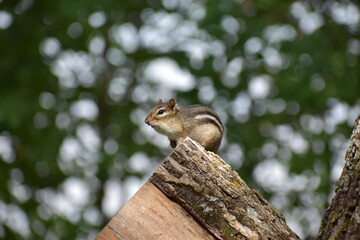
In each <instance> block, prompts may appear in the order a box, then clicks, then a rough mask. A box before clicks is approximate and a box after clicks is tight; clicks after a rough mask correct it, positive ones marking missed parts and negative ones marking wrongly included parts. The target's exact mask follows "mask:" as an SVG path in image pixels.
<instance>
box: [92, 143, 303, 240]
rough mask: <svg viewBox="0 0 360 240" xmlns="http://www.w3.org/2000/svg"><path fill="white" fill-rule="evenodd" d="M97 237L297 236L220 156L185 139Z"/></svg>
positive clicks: (273, 237) (287, 239) (111, 238)
mask: <svg viewBox="0 0 360 240" xmlns="http://www.w3.org/2000/svg"><path fill="white" fill-rule="evenodd" d="M96 239H97V240H103V239H110V240H115V239H116V240H117V239H126V240H127V239H128V240H133V239H150V240H151V239H179V240H180V239H181V240H182V239H194V240H196V239H199V240H200V239H227V240H230V239H266V240H269V239H273V240H281V239H284V240H285V239H286V240H289V239H299V237H298V236H297V235H296V234H295V233H294V232H293V231H291V229H290V228H289V227H288V226H287V225H286V222H285V218H284V217H283V215H282V214H281V213H279V212H278V211H277V210H275V209H274V208H273V207H272V206H270V204H269V203H268V202H267V201H266V200H265V199H264V198H263V197H262V196H261V195H260V193H259V192H258V191H256V190H252V189H250V188H249V187H248V186H247V185H246V184H245V182H244V181H243V180H242V179H241V178H240V177H239V175H238V174H237V173H236V172H235V171H233V170H232V169H231V167H230V166H229V165H228V164H226V163H225V162H224V160H222V159H221V158H220V157H219V156H218V155H216V154H214V153H211V152H207V151H205V150H204V149H203V148H202V147H201V146H200V145H199V144H197V143H196V142H195V141H193V140H191V139H190V138H187V139H185V140H184V141H183V142H182V143H181V144H179V145H178V146H177V148H176V149H175V150H174V151H173V152H172V153H171V154H170V155H169V156H168V157H167V158H166V159H165V161H164V162H163V163H162V164H161V165H160V167H159V168H158V169H157V170H156V171H155V172H154V174H153V175H152V176H151V178H150V179H149V181H148V182H147V183H146V184H145V185H144V186H143V187H142V188H141V189H140V190H139V191H138V192H137V193H136V194H135V196H134V197H133V198H132V199H130V200H129V202H128V203H127V204H125V205H124V206H123V207H122V208H121V209H120V210H119V212H118V213H117V214H116V215H115V216H114V217H113V218H112V219H111V221H110V222H109V223H108V224H107V225H106V226H105V228H104V229H103V230H102V231H101V232H100V233H99V234H98V236H97V237H96Z"/></svg>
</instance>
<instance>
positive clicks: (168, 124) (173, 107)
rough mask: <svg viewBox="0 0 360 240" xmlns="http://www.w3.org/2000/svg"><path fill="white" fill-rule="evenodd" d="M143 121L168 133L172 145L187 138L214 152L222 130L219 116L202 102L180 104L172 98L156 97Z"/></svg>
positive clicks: (164, 133)
mask: <svg viewBox="0 0 360 240" xmlns="http://www.w3.org/2000/svg"><path fill="white" fill-rule="evenodd" d="M145 123H146V124H148V125H149V126H151V127H152V128H154V129H155V131H157V132H159V133H161V134H163V135H165V136H167V137H168V138H169V140H170V146H171V147H172V148H175V147H176V146H177V145H178V144H179V143H180V142H181V141H182V140H184V139H185V138H186V137H190V138H191V139H193V140H195V141H196V142H198V143H199V144H200V145H201V146H203V147H204V148H205V149H206V150H208V151H212V152H214V153H216V152H217V151H218V149H219V147H220V143H221V138H222V136H223V133H224V127H223V125H222V123H221V121H220V118H219V117H218V115H217V114H216V113H215V112H214V111H213V110H211V109H210V108H208V107H205V106H201V105H191V106H185V107H182V106H179V105H177V104H176V100H175V99H173V98H172V99H170V100H169V101H168V102H165V103H164V102H163V101H162V100H161V99H159V101H158V102H157V105H156V106H155V107H154V108H152V109H151V110H150V112H149V114H148V116H147V117H146V119H145Z"/></svg>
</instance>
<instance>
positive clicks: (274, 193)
mask: <svg viewBox="0 0 360 240" xmlns="http://www.w3.org/2000/svg"><path fill="white" fill-rule="evenodd" d="M359 19H360V14H359V5H358V2H356V1H354V2H351V1H325V2H322V1H320V2H319V1H295V2H293V1H279V0H273V1H260V0H259V1H250V0H223V1H196V0H186V1H185V0H184V1H179V0H163V1H160V0H148V1H135V0H134V1H123V0H120V1H112V0H111V1H98V0H87V1H84V0H80V1H69V0H63V1H40V0H38V1H36V0H22V1H18V0H13V1H9V0H2V1H0V49H1V50H0V56H1V61H0V238H3V239H24V238H25V239H92V238H93V237H94V236H95V235H96V234H97V233H98V231H99V230H100V229H101V228H102V227H103V226H104V224H106V222H107V221H108V220H109V218H111V214H113V213H115V211H116V210H117V209H118V208H119V206H120V204H123V203H124V202H125V201H126V199H127V198H129V197H130V195H131V194H132V193H133V191H134V187H133V186H134V185H135V187H139V186H140V185H141V183H142V182H144V181H146V179H147V178H148V176H149V174H150V173H151V172H152V170H153V169H154V168H156V166H157V165H158V164H159V163H160V162H161V160H162V159H164V158H165V157H166V155H167V154H168V153H169V152H170V149H169V147H168V143H167V140H166V138H163V137H161V136H159V135H158V134H156V133H155V132H154V131H153V130H152V129H150V128H149V127H148V126H145V124H144V123H143V120H144V118H145V116H146V113H147V111H148V110H149V109H150V108H151V107H152V106H153V105H154V103H155V102H156V100H157V99H158V98H164V99H168V98H170V97H176V98H177V100H178V102H179V103H181V104H197V103H202V104H206V105H208V106H211V107H212V108H213V109H214V110H215V111H217V112H218V113H219V115H220V117H221V118H222V120H223V121H224V124H225V127H226V129H227V131H226V135H225V137H224V141H223V144H222V148H221V151H220V153H219V154H220V156H221V157H223V158H224V159H225V160H226V161H228V162H229V163H230V164H231V165H232V166H233V167H234V169H236V170H237V171H238V173H239V174H240V176H241V177H242V178H243V179H244V180H245V181H246V182H247V183H248V184H249V185H250V186H251V187H253V188H256V189H258V190H259V191H261V192H262V193H263V194H264V196H265V197H266V198H267V199H268V200H269V201H270V202H271V203H272V204H273V205H274V206H275V207H276V208H278V209H279V210H280V211H281V212H282V213H283V214H284V215H285V216H286V218H287V221H288V223H289V225H290V226H291V227H292V228H293V229H294V230H295V231H296V232H297V233H298V234H299V235H300V236H301V237H302V238H303V239H312V238H314V237H315V236H316V234H317V231H318V227H319V224H320V219H321V216H322V214H323V212H324V210H325V208H326V205H327V204H328V201H329V200H330V199H331V196H332V194H333V191H334V182H335V181H336V179H337V177H338V176H339V173H340V171H341V168H342V165H343V155H344V151H345V149H346V144H347V139H348V138H349V137H350V134H351V126H352V124H353V121H354V119H355V117H356V116H357V114H359V112H360V98H359V91H360V86H359V73H360V70H359V69H360V68H359V55H360V41H359V26H360V20H359ZM158 60H160V61H158ZM154 62H156V63H157V66H160V67H157V68H156V71H155V75H152V74H154V70H153V71H150V70H149V69H150V68H151V67H150V66H155V65H154V64H153V63H154ZM159 62H160V63H162V64H163V65H161V64H160V65H159ZM164 63H165V64H164ZM168 68H169V69H176V71H175V72H174V71H169V69H168ZM159 69H160V70H159ZM172 74H174V75H172ZM170 75H171V76H170ZM179 76H181V77H180V78H179ZM172 80H173V81H172ZM116 189H117V190H116ZM119 189H120V190H119ZM115 190H116V191H115ZM119 193H120V195H121V196H119ZM114 199H115V200H114ZM111 200H114V201H115V205H114V201H112V204H113V205H111V206H112V207H111V206H110V207H109V203H110V202H111ZM116 202H117V203H116Z"/></svg>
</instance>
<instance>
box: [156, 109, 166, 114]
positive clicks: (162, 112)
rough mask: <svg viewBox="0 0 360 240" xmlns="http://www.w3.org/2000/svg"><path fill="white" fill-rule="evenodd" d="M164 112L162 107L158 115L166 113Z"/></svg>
mask: <svg viewBox="0 0 360 240" xmlns="http://www.w3.org/2000/svg"><path fill="white" fill-rule="evenodd" d="M164 112H165V110H164V109H160V110H159V111H158V112H157V114H158V115H161V114H164Z"/></svg>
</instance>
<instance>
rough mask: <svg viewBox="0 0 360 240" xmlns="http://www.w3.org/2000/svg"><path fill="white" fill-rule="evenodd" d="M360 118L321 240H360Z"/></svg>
mask: <svg viewBox="0 0 360 240" xmlns="http://www.w3.org/2000/svg"><path fill="white" fill-rule="evenodd" d="M359 160H360V115H359V116H358V117H357V119H356V120H355V123H354V128H353V132H352V136H351V139H350V144H349V147H348V149H347V152H346V155H345V161H346V162H345V166H344V169H343V172H342V174H341V176H340V178H339V180H338V181H337V183H336V189H335V196H334V198H333V200H332V202H331V205H330V206H329V207H328V209H327V210H326V212H325V214H324V217H323V219H322V223H321V226H320V231H319V235H318V239H319V240H320V239H324V240H325V239H326V240H328V239H334V240H335V239H347V240H349V239H350V240H351V239H360V193H359V190H360V161H359Z"/></svg>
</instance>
